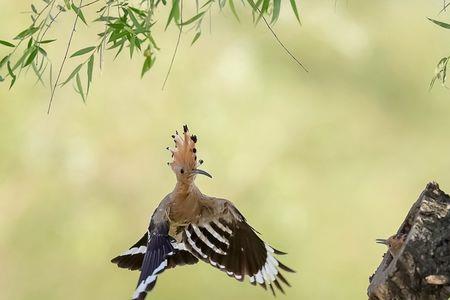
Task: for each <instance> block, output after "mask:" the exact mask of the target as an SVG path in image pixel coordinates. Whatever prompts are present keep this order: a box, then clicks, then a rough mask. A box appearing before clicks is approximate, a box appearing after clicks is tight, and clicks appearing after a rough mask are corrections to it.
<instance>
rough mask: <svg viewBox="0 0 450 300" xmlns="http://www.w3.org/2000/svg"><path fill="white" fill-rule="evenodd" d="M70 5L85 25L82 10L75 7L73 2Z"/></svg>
mask: <svg viewBox="0 0 450 300" xmlns="http://www.w3.org/2000/svg"><path fill="white" fill-rule="evenodd" d="M71 7H72V9H73V11H74V12H75V13H76V14H77V16H78V18H80V19H81V21H83V23H84V24H86V25H87V23H86V19H85V18H84V15H83V12H82V11H81V9H79V8H78V7H76V6H75V4H73V3H72V5H71Z"/></svg>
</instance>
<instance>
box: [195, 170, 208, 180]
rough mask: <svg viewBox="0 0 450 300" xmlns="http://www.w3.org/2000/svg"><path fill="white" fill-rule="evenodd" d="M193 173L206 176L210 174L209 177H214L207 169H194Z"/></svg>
mask: <svg viewBox="0 0 450 300" xmlns="http://www.w3.org/2000/svg"><path fill="white" fill-rule="evenodd" d="M192 173H194V174H200V175H205V176H208V177H209V178H212V176H211V174H209V173H208V172H206V171H203V170H200V169H194V170H192Z"/></svg>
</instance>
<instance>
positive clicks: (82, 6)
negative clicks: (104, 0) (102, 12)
mask: <svg viewBox="0 0 450 300" xmlns="http://www.w3.org/2000/svg"><path fill="white" fill-rule="evenodd" d="M97 2H100V0H94V1H92V2H89V3H86V4H85V5H81V6H80V7H79V8H80V9H81V8H84V7H87V6H89V5H92V4H95V3H97Z"/></svg>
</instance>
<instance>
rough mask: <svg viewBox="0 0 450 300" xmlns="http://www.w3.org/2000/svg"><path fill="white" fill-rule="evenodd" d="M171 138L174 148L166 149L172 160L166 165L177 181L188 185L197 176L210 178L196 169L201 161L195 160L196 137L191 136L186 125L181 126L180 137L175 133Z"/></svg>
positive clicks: (206, 173)
mask: <svg viewBox="0 0 450 300" xmlns="http://www.w3.org/2000/svg"><path fill="white" fill-rule="evenodd" d="M172 138H173V141H174V142H175V147H173V148H171V147H167V150H169V151H170V152H171V153H172V158H173V160H172V162H170V163H168V164H169V166H170V167H171V168H172V171H173V172H174V173H175V175H176V176H177V180H178V181H179V182H182V183H188V184H189V183H191V182H193V181H194V179H195V176H196V175H197V174H201V175H205V176H208V177H210V178H212V176H211V175H210V174H209V173H208V172H206V171H203V170H200V169H198V167H199V166H200V165H201V164H202V163H203V161H202V160H201V159H200V160H197V148H195V144H196V143H197V136H195V135H191V133H190V132H189V129H188V127H187V125H184V126H183V134H182V135H180V134H178V131H176V132H175V134H174V135H172Z"/></svg>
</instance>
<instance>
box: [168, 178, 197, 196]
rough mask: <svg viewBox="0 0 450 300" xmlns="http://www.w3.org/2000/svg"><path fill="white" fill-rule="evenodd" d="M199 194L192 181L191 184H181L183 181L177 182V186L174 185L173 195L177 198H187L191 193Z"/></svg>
mask: <svg viewBox="0 0 450 300" xmlns="http://www.w3.org/2000/svg"><path fill="white" fill-rule="evenodd" d="M193 192H194V193H196V192H199V189H198V188H197V186H196V185H195V183H194V182H193V181H191V182H183V181H177V184H176V185H175V188H174V190H173V193H174V194H175V195H177V196H187V195H189V194H192V193H193Z"/></svg>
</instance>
